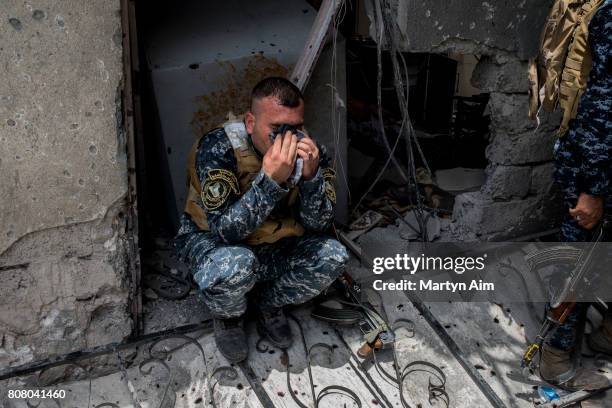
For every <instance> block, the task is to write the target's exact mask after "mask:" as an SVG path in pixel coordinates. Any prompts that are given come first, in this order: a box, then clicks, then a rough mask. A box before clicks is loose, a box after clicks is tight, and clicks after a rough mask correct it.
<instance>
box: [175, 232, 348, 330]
mask: <svg viewBox="0 0 612 408" xmlns="http://www.w3.org/2000/svg"><path fill="white" fill-rule="evenodd" d="M190 235H191V236H189V237H187V238H186V239H185V240H184V242H185V243H184V248H183V249H182V252H183V253H186V254H187V256H186V257H184V259H185V260H186V261H187V262H188V264H189V266H190V268H191V271H192V273H193V277H194V280H195V281H196V283H197V284H198V286H199V287H200V289H201V291H202V295H203V299H204V302H205V304H206V306H207V307H208V308H209V309H210V311H211V312H212V314H213V315H215V316H217V317H223V318H229V317H237V316H241V315H242V314H244V312H245V311H246V308H247V294H249V297H250V298H251V300H252V301H253V303H254V304H256V305H257V306H258V307H259V308H260V309H262V310H266V309H268V310H269V309H272V308H278V307H282V306H285V305H290V304H300V303H304V302H306V301H308V300H310V299H312V298H314V297H315V296H317V295H318V294H319V293H321V292H322V291H323V290H325V289H326V288H327V287H329V285H330V284H331V283H332V282H333V281H334V280H335V279H336V278H337V277H338V276H339V275H340V274H341V273H342V270H343V267H344V265H345V264H346V262H347V260H348V253H347V251H346V248H345V247H344V246H343V245H342V244H341V243H340V242H338V241H337V240H335V239H332V238H330V237H328V236H325V235H319V234H306V235H303V236H301V237H291V238H284V239H282V240H280V241H278V242H276V243H274V244H263V245H254V246H247V245H242V244H238V245H223V244H217V245H216V246H215V247H214V248H212V249H210V248H209V245H207V242H208V241H206V242H203V243H200V242H199V241H200V240H207V239H208V238H206V236H203V235H202V234H198V233H194V234H190ZM202 244H204V245H202ZM249 292H250V293H249Z"/></svg>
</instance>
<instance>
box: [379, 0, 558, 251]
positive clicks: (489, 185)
mask: <svg viewBox="0 0 612 408" xmlns="http://www.w3.org/2000/svg"><path fill="white" fill-rule="evenodd" d="M391 4H392V8H393V10H392V11H393V13H392V14H393V15H395V16H397V17H396V18H397V23H398V27H399V31H400V32H401V33H402V34H403V35H402V43H401V45H402V49H403V50H404V51H408V52H432V53H454V54H457V53H458V54H473V55H477V56H478V58H479V62H478V64H477V65H476V68H475V70H474V72H473V75H472V80H471V82H472V85H473V86H474V87H476V88H478V89H480V90H481V92H486V93H489V95H490V99H489V105H488V112H489V113H490V116H491V126H490V130H491V135H490V141H489V146H488V148H487V150H486V157H487V159H488V161H489V165H488V167H487V169H486V174H487V180H486V183H485V185H484V186H483V187H482V189H481V190H480V191H478V192H471V193H465V194H461V195H459V196H458V197H457V199H456V202H455V207H454V210H453V222H452V223H451V224H450V230H451V236H452V238H453V239H462V240H472V239H481V240H502V239H512V238H514V237H517V236H521V235H523V234H530V233H533V232H537V231H543V230H546V229H548V228H551V227H553V226H554V225H555V224H556V223H557V222H558V219H559V217H560V215H561V214H562V210H561V208H560V204H561V201H560V200H559V197H558V195H556V194H555V191H554V188H551V187H552V183H551V182H552V169H553V167H552V164H551V160H552V158H553V157H552V155H553V144H554V141H555V139H556V136H555V130H556V126H558V123H559V116H558V115H556V114H553V115H545V114H541V115H540V123H539V124H538V123H536V122H535V121H531V120H529V119H528V118H527V111H528V96H527V93H528V81H527V60H528V59H529V58H530V57H533V56H535V54H536V53H537V47H538V41H539V38H540V32H541V29H542V26H543V24H544V21H545V19H546V15H547V13H548V11H549V9H550V7H551V5H552V0H538V1H526V0H520V1H511V2H510V1H504V2H500V1H478V0H466V1H448V0H419V1H412V0H393V1H392V2H391ZM372 29H374V30H375V27H373V28H372V27H371V30H372Z"/></svg>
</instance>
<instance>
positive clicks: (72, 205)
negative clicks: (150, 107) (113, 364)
mask: <svg viewBox="0 0 612 408" xmlns="http://www.w3.org/2000/svg"><path fill="white" fill-rule="evenodd" d="M0 58H1V61H2V69H3V73H2V78H3V79H2V80H1V81H0V146H1V148H0V174H2V177H0V191H1V199H0V277H1V279H2V282H3V283H2V285H0V366H6V365H14V364H20V363H25V362H27V361H31V360H36V359H40V358H44V357H47V356H49V355H52V354H57V353H64V352H68V351H72V350H76V349H80V348H83V347H91V346H95V345H99V344H104V343H108V342H110V341H119V340H121V339H122V338H123V337H125V336H126V335H128V334H129V333H130V330H131V318H130V315H129V312H128V297H129V287H128V286H129V282H128V279H127V277H126V276H127V265H128V262H127V257H128V246H127V235H126V231H125V229H126V217H127V211H126V209H125V206H126V201H125V200H126V192H127V161H126V147H125V143H126V142H125V131H124V129H123V125H122V120H121V118H122V111H121V92H122V75H123V64H122V30H121V10H120V1H119V0H112V1H104V2H92V1H85V0H65V1H61V2H58V1H51V0H40V1H36V2H28V1H20V2H17V1H10V2H5V3H4V4H3V7H2V8H1V9H0Z"/></svg>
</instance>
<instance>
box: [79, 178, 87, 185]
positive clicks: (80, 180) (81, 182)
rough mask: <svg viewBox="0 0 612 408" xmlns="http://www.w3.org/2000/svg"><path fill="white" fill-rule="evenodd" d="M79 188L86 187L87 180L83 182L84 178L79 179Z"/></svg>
mask: <svg viewBox="0 0 612 408" xmlns="http://www.w3.org/2000/svg"><path fill="white" fill-rule="evenodd" d="M78 183H79V186H84V185H85V180H83V179H82V178H80V179H79V181H78Z"/></svg>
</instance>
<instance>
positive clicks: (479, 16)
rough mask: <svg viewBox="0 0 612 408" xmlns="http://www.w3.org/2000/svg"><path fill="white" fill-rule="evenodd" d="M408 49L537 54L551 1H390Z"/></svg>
mask: <svg viewBox="0 0 612 408" xmlns="http://www.w3.org/2000/svg"><path fill="white" fill-rule="evenodd" d="M392 2H393V4H394V8H395V10H394V13H395V15H397V21H398V24H399V26H400V29H401V31H402V32H403V33H404V34H405V36H406V37H407V41H405V42H404V44H403V45H404V48H405V49H406V50H410V51H414V52H449V51H453V52H458V53H461V52H462V51H464V52H463V53H472V54H489V53H493V54H494V53H497V52H509V53H513V54H515V55H516V56H517V57H519V58H521V59H527V58H529V57H530V56H533V55H535V53H536V51H537V42H538V38H539V35H540V32H539V31H540V27H542V25H543V23H544V20H545V18H546V15H547V13H548V10H549V8H550V6H551V5H552V0H489V1H482V0H392Z"/></svg>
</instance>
